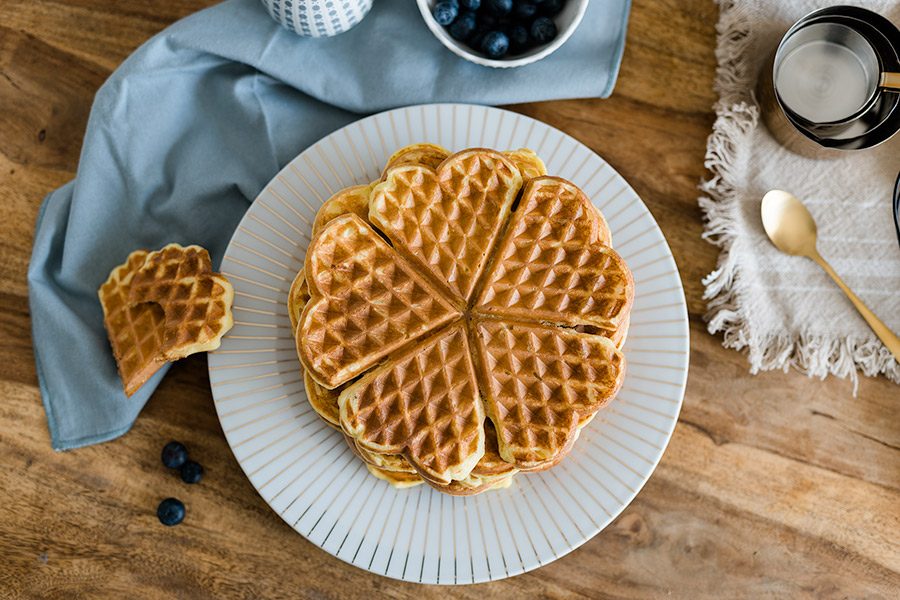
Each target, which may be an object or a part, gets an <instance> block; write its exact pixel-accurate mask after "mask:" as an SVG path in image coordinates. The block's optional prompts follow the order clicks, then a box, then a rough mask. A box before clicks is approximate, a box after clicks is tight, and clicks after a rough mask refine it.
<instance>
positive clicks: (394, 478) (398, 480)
mask: <svg viewBox="0 0 900 600" xmlns="http://www.w3.org/2000/svg"><path fill="white" fill-rule="evenodd" d="M366 468H367V469H368V470H369V473H371V474H372V475H374V476H375V477H377V478H378V479H382V480H384V481H387V482H388V483H389V484H391V485H392V486H394V487H395V488H397V489H399V490H402V489H406V488H411V487H414V486H417V485H421V484H422V483H424V481H423V479H422V478H421V477H419V476H418V475H416V474H415V473H400V472H397V471H389V470H387V469H381V468H379V467H375V466H372V465H370V464H368V463H367V464H366Z"/></svg>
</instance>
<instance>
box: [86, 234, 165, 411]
mask: <svg viewBox="0 0 900 600" xmlns="http://www.w3.org/2000/svg"><path fill="white" fill-rule="evenodd" d="M147 254H148V252H147V251H146V250H136V251H134V252H132V253H131V254H129V255H128V259H127V260H126V261H125V264H122V265H119V266H118V267H116V268H115V269H113V270H112V272H111V273H110V274H109V278H108V279H107V280H106V281H105V282H104V283H103V285H101V286H100V290H99V292H98V295H99V296H100V306H102V307H103V324H104V326H105V327H106V333H107V336H108V337H109V343H110V345H111V346H112V350H113V356H114V357H115V359H116V365H117V367H118V370H119V376H120V377H121V378H122V384H123V385H124V387H125V394H126V395H127V396H131V395H132V394H134V393H135V392H136V391H137V390H138V388H140V387H141V386H142V385H143V384H144V383H145V382H146V381H147V380H148V379H150V377H151V376H152V375H153V374H154V373H156V372H157V371H159V370H160V369H161V368H162V366H163V365H164V364H166V361H165V359H164V358H163V357H162V347H163V341H164V338H165V320H166V315H165V313H164V312H163V309H162V306H160V305H159V304H154V303H152V302H140V303H137V304H130V303H129V301H128V291H129V289H130V285H131V279H132V277H134V274H135V273H136V272H137V271H138V270H139V269H140V268H141V267H142V266H144V262H145V261H146V259H147Z"/></svg>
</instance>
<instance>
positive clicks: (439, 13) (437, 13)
mask: <svg viewBox="0 0 900 600" xmlns="http://www.w3.org/2000/svg"><path fill="white" fill-rule="evenodd" d="M431 14H432V16H433V17H434V20H435V21H437V22H438V24H439V25H444V26H445V27H446V26H447V25H449V24H450V23H452V22H453V19H455V18H456V15H457V14H459V5H458V4H456V3H455V2H447V0H444V1H442V2H438V3H437V4H435V5H434V10H432V11H431Z"/></svg>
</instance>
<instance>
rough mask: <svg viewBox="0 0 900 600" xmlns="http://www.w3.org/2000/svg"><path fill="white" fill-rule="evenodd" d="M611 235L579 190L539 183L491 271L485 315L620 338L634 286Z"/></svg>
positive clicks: (527, 195)
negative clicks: (588, 329) (584, 327)
mask: <svg viewBox="0 0 900 600" xmlns="http://www.w3.org/2000/svg"><path fill="white" fill-rule="evenodd" d="M609 237H610V236H609V228H608V227H607V225H606V223H605V221H603V220H602V217H601V216H600V214H599V211H597V210H596V209H595V208H594V206H593V205H592V204H591V203H590V201H589V200H588V199H587V197H586V196H585V195H584V194H583V193H582V192H581V190H579V189H578V188H577V187H576V186H575V185H574V184H572V183H570V182H568V181H566V180H564V179H559V178H556V177H539V178H537V179H532V180H531V181H529V182H528V184H527V185H526V186H525V190H524V191H523V194H522V199H521V201H520V203H519V207H518V209H517V210H516V213H515V215H513V218H512V220H511V224H510V227H509V229H508V230H507V232H506V234H505V237H504V239H503V242H502V243H501V245H500V247H499V249H498V251H497V254H496V256H495V257H494V261H493V265H492V266H491V268H490V269H489V270H488V275H487V276H486V283H485V287H484V290H483V291H482V293H481V296H480V298H479V302H478V304H479V306H478V308H477V310H478V312H481V313H486V314H491V315H497V316H500V315H502V316H504V317H509V318H512V319H528V320H535V321H545V322H551V323H558V324H562V325H588V326H592V327H596V328H599V329H604V330H616V329H617V328H618V326H619V325H620V324H621V323H622V322H623V321H624V320H625V318H626V317H627V315H628V314H629V312H630V310H631V304H632V301H633V299H634V280H633V278H632V276H631V271H630V270H629V269H628V266H627V265H626V264H625V261H624V260H622V258H621V257H620V256H619V255H618V254H617V253H616V252H615V251H614V250H613V249H612V248H611V247H609V246H608V245H607V244H608V241H609Z"/></svg>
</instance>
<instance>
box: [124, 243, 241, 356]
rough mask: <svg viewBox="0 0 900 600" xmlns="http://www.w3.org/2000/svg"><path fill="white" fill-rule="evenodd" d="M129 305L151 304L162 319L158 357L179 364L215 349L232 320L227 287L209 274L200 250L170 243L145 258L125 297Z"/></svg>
mask: <svg viewBox="0 0 900 600" xmlns="http://www.w3.org/2000/svg"><path fill="white" fill-rule="evenodd" d="M128 300H129V302H130V303H132V304H137V303H140V302H154V303H156V304H159V305H160V306H161V307H162V309H163V312H164V313H165V315H166V328H165V337H164V340H163V345H162V355H163V358H164V359H165V360H178V359H179V358H184V357H185V356H189V355H191V354H194V353H196V352H207V351H210V350H215V349H216V348H218V347H219V345H220V344H221V343H222V336H223V335H225V333H226V332H227V331H228V330H229V329H231V326H232V324H233V323H234V321H233V320H232V316H231V305H232V303H233V301H234V289H233V288H232V287H231V283H229V282H228V280H227V279H225V277H223V276H222V275H220V274H219V273H214V272H213V270H212V261H211V260H210V258H209V253H208V252H207V251H206V250H205V249H204V248H201V247H200V246H187V247H182V246H180V245H179V244H169V245H168V246H165V247H163V248H162V249H160V250H157V251H156V252H151V253H150V254H148V255H147V258H146V260H145V261H144V264H143V266H142V267H141V268H140V269H139V270H138V271H137V273H135V274H134V277H133V278H132V280H131V285H130V288H129V292H128Z"/></svg>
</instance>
